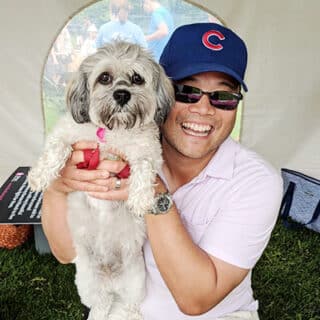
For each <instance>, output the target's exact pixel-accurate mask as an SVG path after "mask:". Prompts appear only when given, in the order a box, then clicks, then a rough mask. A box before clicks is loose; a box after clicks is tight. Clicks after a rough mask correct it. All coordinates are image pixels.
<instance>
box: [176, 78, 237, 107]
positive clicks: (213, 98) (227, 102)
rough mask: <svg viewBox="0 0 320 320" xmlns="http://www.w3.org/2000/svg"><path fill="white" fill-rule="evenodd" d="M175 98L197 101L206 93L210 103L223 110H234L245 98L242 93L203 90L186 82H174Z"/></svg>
mask: <svg viewBox="0 0 320 320" xmlns="http://www.w3.org/2000/svg"><path fill="white" fill-rule="evenodd" d="M173 87H174V92H175V98H176V101H178V102H183V103H196V102H198V101H199V100H200V99H201V97H202V96H203V95H204V94H205V95H206V96H208V98H209V101H210V104H211V105H212V106H213V107H215V108H217V109H222V110H234V109H236V108H237V106H238V104H239V101H240V100H241V99H242V98H243V96H242V94H241V93H234V92H228V91H212V92H207V91H202V90H201V89H199V88H196V87H192V86H187V85H185V84H176V83H174V84H173Z"/></svg>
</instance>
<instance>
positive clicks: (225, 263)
mask: <svg viewBox="0 0 320 320" xmlns="http://www.w3.org/2000/svg"><path fill="white" fill-rule="evenodd" d="M185 48H188V50H186V49H185ZM160 63H161V64H162V65H163V67H164V69H165V71H166V73H167V74H168V76H169V77H170V78H172V80H173V83H174V85H175V92H176V103H175V105H174V106H173V107H172V110H171V111H170V113H169V115H168V117H167V119H166V121H165V123H164V125H163V127H162V128H161V131H162V147H163V157H164V166H163V168H162V171H161V172H160V173H159V176H158V178H157V184H156V186H155V194H156V195H157V198H160V200H168V198H172V199H173V202H171V201H167V202H165V203H166V205H163V206H161V205H159V206H158V207H157V206H156V208H155V209H154V212H156V213H159V212H160V211H161V214H154V213H148V214H146V216H145V221H146V226H147V236H148V240H147V241H146V243H145V245H144V257H145V263H146V270H147V283H146V286H147V294H146V297H145V300H144V302H143V304H142V306H141V310H142V313H143V316H144V319H146V320H158V319H159V320H160V319H168V320H170V319H174V320H176V319H189V318H190V317H189V315H192V316H195V317H194V318H195V319H220V320H221V319H229V320H230V319H231V320H232V319H259V317H258V313H257V309H258V303H257V301H255V300H254V299H253V294H252V289H251V270H252V268H253V267H254V265H255V264H256V262H257V261H258V259H259V258H260V256H261V254H262V253H263V250H264V249H265V247H266V245H267V243H268V241H269V238H270V235H271V231H272V229H273V227H274V224H275V221H276V218H277V213H278V210H279V205H280V201H281V195H282V182H281V178H280V175H279V174H278V173H277V172H276V171H275V170H274V169H273V168H272V167H271V166H270V165H269V164H268V163H266V162H265V161H264V160H263V159H261V158H260V157H259V156H258V155H257V154H256V153H254V152H252V151H249V150H247V149H246V148H244V147H243V146H241V145H240V144H238V143H236V142H235V141H233V140H232V139H231V138H230V137H229V135H230V133H231V131H232V128H233V126H234V123H235V119H236V112H237V109H236V107H237V105H238V102H239V100H240V99H241V98H242V95H241V93H240V88H241V87H243V88H244V90H247V87H246V84H245V83H244V74H245V69H246V64H247V50H246V47H245V44H244V42H243V41H242V40H241V39H240V38H239V37H238V36H237V35H236V34H235V33H233V32H232V31H231V30H229V29H227V28H225V27H223V26H221V25H218V24H214V23H202V24H193V25H187V26H182V27H180V28H178V29H177V30H176V31H175V32H174V33H173V35H172V37H171V38H170V41H169V42H168V44H167V46H166V47H165V49H164V52H163V54H162V56H161V59H160ZM94 147H96V143H94V142H79V143H77V144H75V146H74V150H75V151H74V152H73V155H72V157H71V158H70V160H69V162H68V163H67V165H66V167H65V168H64V170H63V171H62V178H60V179H57V180H56V182H55V183H54V184H53V185H52V186H51V188H50V189H49V190H48V191H47V192H46V193H45V195H44V201H43V216H42V219H43V220H42V221H43V227H44V230H45V232H46V235H47V237H48V240H49V243H50V245H51V248H52V250H53V253H54V254H55V256H56V257H57V258H58V259H59V260H60V261H61V262H64V263H67V262H70V261H72V259H74V258H75V256H76V252H75V251H74V249H73V247H72V241H71V239H70V235H69V231H68V227H67V224H66V194H67V193H68V192H72V191H74V190H84V191H87V192H88V193H89V194H90V195H91V196H93V197H96V198H99V199H126V198H127V186H126V183H125V179H122V180H120V182H121V183H120V185H121V187H120V189H119V190H115V186H119V181H117V179H116V178H114V177H110V172H114V173H117V172H119V171H121V170H122V169H123V167H124V166H125V163H124V162H121V161H113V162H112V161H111V162H110V161H107V160H104V161H101V163H100V165H99V166H98V170H93V171H86V170H78V169H76V164H77V163H78V162H81V161H83V152H82V149H84V148H94ZM163 203H164V202H162V204H163Z"/></svg>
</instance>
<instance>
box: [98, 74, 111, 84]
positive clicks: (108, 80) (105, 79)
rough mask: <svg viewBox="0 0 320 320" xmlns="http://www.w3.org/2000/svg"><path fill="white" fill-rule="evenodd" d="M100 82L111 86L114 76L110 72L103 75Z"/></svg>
mask: <svg viewBox="0 0 320 320" xmlns="http://www.w3.org/2000/svg"><path fill="white" fill-rule="evenodd" d="M98 82H99V83H101V84H110V83H111V82H112V76H111V75H110V74H109V73H108V72H104V73H101V74H100V76H99V78H98Z"/></svg>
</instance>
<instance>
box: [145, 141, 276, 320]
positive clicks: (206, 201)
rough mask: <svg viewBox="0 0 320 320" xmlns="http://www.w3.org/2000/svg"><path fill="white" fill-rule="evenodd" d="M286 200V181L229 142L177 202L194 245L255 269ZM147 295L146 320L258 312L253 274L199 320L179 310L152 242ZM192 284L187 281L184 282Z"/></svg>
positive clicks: (182, 189)
mask: <svg viewBox="0 0 320 320" xmlns="http://www.w3.org/2000/svg"><path fill="white" fill-rule="evenodd" d="M162 178H163V179H164V177H163V176H162ZM281 197H282V179H281V177H280V174H279V173H278V172H276V171H275V170H274V169H273V168H272V167H271V166H270V165H269V164H268V163H266V162H265V161H264V160H263V159H261V157H260V156H258V155H257V154H256V153H254V152H252V151H250V150H248V149H246V148H244V147H243V146H241V145H240V144H239V143H237V142H235V141H233V140H232V139H231V138H228V139H227V140H226V141H225V142H224V143H223V144H222V145H221V147H220V148H219V150H218V151H217V153H216V154H215V156H214V157H213V158H212V160H211V161H210V162H209V164H208V166H207V167H206V168H205V169H204V170H203V171H202V172H201V173H200V175H199V176H198V177H196V178H195V179H193V180H192V181H191V182H189V183H188V184H186V185H183V186H182V187H180V188H179V189H178V190H177V191H176V192H175V193H174V194H173V199H174V202H175V204H176V206H177V208H178V211H179V213H180V216H181V218H182V220H183V223H184V225H185V227H186V228H187V230H188V232H189V234H190V235H191V237H192V239H193V241H194V242H195V243H196V244H197V245H198V246H199V247H201V248H202V249H204V250H205V251H206V252H207V253H208V254H210V255H212V256H215V257H217V258H219V259H221V260H224V261H226V262H228V263H230V264H233V265H236V266H239V267H242V268H248V269H252V268H253V267H254V265H255V264H256V262H257V261H258V259H259V258H260V256H261V255H262V252H263V250H264V249H265V247H266V246H267V243H268V241H269V238H270V235H271V231H272V229H273V227H274V224H275V222H276V219H277V214H278V211H279V206H280V202H281ZM144 255H145V262H146V269H147V294H146V298H145V300H144V302H143V304H142V313H143V316H144V319H145V320H180V319H181V320H182V319H210V320H213V319H215V318H217V317H220V316H223V315H225V314H228V313H231V312H235V311H239V310H248V311H255V310H257V309H258V302H257V301H255V300H254V299H253V296H252V289H251V271H250V272H249V274H248V275H247V277H246V278H245V279H244V280H243V281H242V282H241V283H240V284H239V286H238V287H236V288H235V289H234V290H233V291H232V292H231V293H230V294H229V295H228V296H227V297H226V298H225V299H224V300H223V301H221V302H220V303H219V304H218V305H217V306H215V307H214V308H213V309H211V310H210V311H208V312H207V313H205V314H203V315H201V316H192V317H191V316H187V315H185V314H183V313H181V311H180V310H179V309H178V307H177V306H176V303H175V301H174V299H173V297H172V296H171V294H170V291H169V290H168V289H167V287H166V285H165V283H164V281H163V279H162V277H161V275H160V273H159V271H158V269H157V266H156V263H155V261H154V258H153V255H152V251H151V247H150V244H149V241H146V243H145V245H144ZM186 281H188V279H186Z"/></svg>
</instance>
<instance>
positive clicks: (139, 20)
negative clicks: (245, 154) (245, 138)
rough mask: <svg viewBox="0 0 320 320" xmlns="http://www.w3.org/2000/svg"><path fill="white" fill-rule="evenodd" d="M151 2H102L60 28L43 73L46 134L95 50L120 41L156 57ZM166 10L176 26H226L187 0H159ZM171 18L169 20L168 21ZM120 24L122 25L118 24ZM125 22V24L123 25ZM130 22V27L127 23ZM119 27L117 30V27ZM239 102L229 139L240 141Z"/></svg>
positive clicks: (93, 5)
mask: <svg viewBox="0 0 320 320" xmlns="http://www.w3.org/2000/svg"><path fill="white" fill-rule="evenodd" d="M149 2H150V0H142V1H133V0H131V1H130V0H101V1H97V2H95V3H93V4H91V5H90V6H88V7H86V8H85V9H83V10H82V11H80V12H78V13H77V14H75V15H74V16H73V17H72V18H71V19H70V20H69V21H68V22H67V24H66V25H65V26H64V27H63V29H62V30H61V32H60V33H59V35H58V36H57V38H56V40H55V41H54V43H53V45H52V47H51V48H50V51H49V54H48V58H47V62H46V65H45V68H44V72H43V82H42V84H43V86H42V87H43V107H44V115H45V127H46V132H49V131H50V130H51V128H52V127H53V125H54V124H55V122H56V120H57V119H58V118H59V116H60V115H61V113H63V112H65V110H66V107H65V88H66V85H67V83H68V80H69V78H70V76H71V75H72V73H73V72H75V71H76V70H77V68H78V66H79V65H80V63H81V61H82V60H83V59H84V58H85V57H86V56H88V55H89V54H92V53H94V52H95V51H96V48H97V47H99V46H102V45H103V43H104V42H106V41H110V40H112V39H116V38H118V39H119V38H120V39H124V40H128V41H132V42H136V43H139V44H140V45H142V46H146V47H147V48H148V49H149V50H151V51H152V52H153V50H155V52H154V56H156V55H157V52H156V50H157V49H154V47H156V46H155V43H154V41H153V40H152V39H148V35H149V34H150V33H151V32H152V28H153V23H154V21H153V19H155V18H154V17H153V18H152V15H151V10H150V8H149ZM159 3H160V4H161V5H163V6H164V7H165V8H166V9H167V13H168V18H167V19H168V25H169V24H170V21H171V23H172V26H171V27H169V28H171V29H172V30H174V29H175V28H176V27H178V26H180V25H183V24H188V23H195V22H208V21H210V22H215V23H220V24H223V25H225V23H224V22H223V19H222V18H220V17H219V16H218V15H217V14H215V13H212V12H211V13H208V12H206V11H204V10H202V9H200V8H198V7H196V6H194V5H192V4H190V3H188V2H186V1H182V0H166V1H165V0H163V1H159ZM171 19H172V20H171ZM121 22H122V23H121ZM124 22H125V23H124ZM129 22H130V24H129ZM119 24H120V25H121V26H120V29H119V28H118V27H119ZM241 114H242V103H240V105H239V110H238V116H237V120H236V126H235V129H234V130H233V132H232V136H233V137H234V138H235V139H236V140H239V139H240V129H241Z"/></svg>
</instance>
